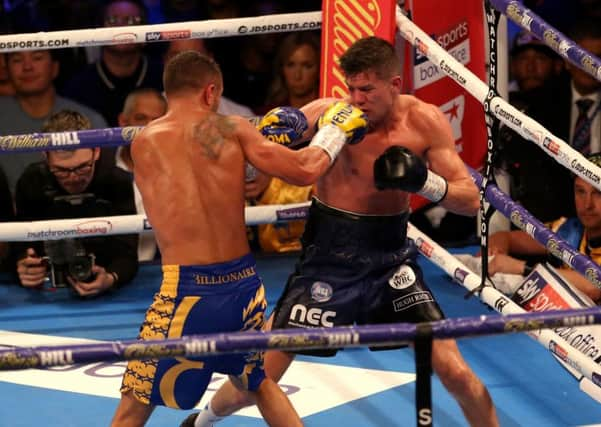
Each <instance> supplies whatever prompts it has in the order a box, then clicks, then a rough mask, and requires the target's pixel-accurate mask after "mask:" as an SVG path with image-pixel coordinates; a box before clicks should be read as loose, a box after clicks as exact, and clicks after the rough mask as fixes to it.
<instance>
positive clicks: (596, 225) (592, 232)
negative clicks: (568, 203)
mask: <svg viewBox="0 0 601 427" xmlns="http://www.w3.org/2000/svg"><path fill="white" fill-rule="evenodd" d="M574 205H575V207H576V215H577V216H578V219H579V220H580V222H581V223H582V225H584V228H585V229H586V230H587V235H588V236H589V237H601V192H599V190H597V189H596V188H595V187H593V186H592V185H591V184H589V183H588V182H586V181H585V180H583V179H582V178H574Z"/></svg>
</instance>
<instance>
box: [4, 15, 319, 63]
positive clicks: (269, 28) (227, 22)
mask: <svg viewBox="0 0 601 427" xmlns="http://www.w3.org/2000/svg"><path fill="white" fill-rule="evenodd" d="M321 15H322V13H321V11H318V12H304V13H285V14H276V15H265V16H257V17H249V18H233V19H212V20H206V21H188V22H174V23H170V24H154V25H130V26H125V27H101V28H88V29H83V30H67V31H49V32H38V33H25V34H11V35H3V36H0V53H6V52H15V51H22V50H36V49H62V48H69V47H71V48H77V47H83V46H108V45H117V44H126V43H152V42H164V41H169V40H180V39H208V38H215V37H232V36H243V35H256V34H267V33H280V32H289V31H307V30H318V29H320V28H321Z"/></svg>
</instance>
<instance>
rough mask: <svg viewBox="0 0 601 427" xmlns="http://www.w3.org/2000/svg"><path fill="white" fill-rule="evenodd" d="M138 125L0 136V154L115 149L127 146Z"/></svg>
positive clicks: (135, 133) (138, 129) (133, 136)
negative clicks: (97, 148) (101, 148)
mask: <svg viewBox="0 0 601 427" xmlns="http://www.w3.org/2000/svg"><path fill="white" fill-rule="evenodd" d="M141 130H142V126H127V127H122V128H121V127H115V128H105V129H86V130H77V131H65V132H46V133H44V132H32V133H23V134H18V135H4V136H0V155H1V154H4V153H18V152H30V151H53V150H69V149H78V148H95V147H117V146H120V145H126V144H129V143H131V142H132V141H133V140H134V138H135V137H136V135H137V134H138V133H140V131H141Z"/></svg>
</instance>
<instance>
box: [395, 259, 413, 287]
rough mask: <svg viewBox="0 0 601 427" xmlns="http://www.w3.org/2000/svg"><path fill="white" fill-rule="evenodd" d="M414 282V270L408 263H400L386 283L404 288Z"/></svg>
mask: <svg viewBox="0 0 601 427" xmlns="http://www.w3.org/2000/svg"><path fill="white" fill-rule="evenodd" d="M414 283H415V272H414V271H413V269H412V268H411V267H409V266H408V265H402V266H400V267H399V269H398V270H397V271H396V272H395V273H394V274H393V275H392V277H391V278H390V279H388V284H389V285H390V286H391V287H392V288H394V289H405V288H408V287H409V286H411V285H413V284H414Z"/></svg>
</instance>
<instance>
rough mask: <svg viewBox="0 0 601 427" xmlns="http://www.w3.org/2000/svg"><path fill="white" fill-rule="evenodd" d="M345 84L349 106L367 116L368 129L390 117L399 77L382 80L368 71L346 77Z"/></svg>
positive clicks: (398, 88) (397, 92)
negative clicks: (348, 96)
mask: <svg viewBox="0 0 601 427" xmlns="http://www.w3.org/2000/svg"><path fill="white" fill-rule="evenodd" d="M346 84H347V87H348V90H349V95H350V98H351V104H353V105H354V106H355V107H358V108H360V109H361V110H362V111H363V112H364V113H365V114H367V118H368V119H369V124H370V127H374V126H378V125H380V124H382V122H383V121H385V120H387V119H388V118H389V117H390V114H391V113H392V109H393V107H394V102H395V99H396V97H397V96H398V94H399V91H400V77H399V76H394V77H391V78H390V79H384V78H380V77H378V75H377V74H376V72H375V71H373V70H370V71H366V72H361V73H357V74H354V75H352V76H347V78H346Z"/></svg>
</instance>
